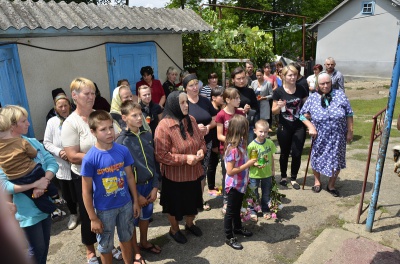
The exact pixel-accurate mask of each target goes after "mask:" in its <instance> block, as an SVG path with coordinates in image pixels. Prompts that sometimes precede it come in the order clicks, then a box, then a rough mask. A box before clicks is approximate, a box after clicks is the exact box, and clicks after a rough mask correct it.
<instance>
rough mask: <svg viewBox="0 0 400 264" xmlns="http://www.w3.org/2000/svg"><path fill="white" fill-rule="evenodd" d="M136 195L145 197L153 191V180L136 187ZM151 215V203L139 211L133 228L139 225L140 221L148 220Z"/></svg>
mask: <svg viewBox="0 0 400 264" xmlns="http://www.w3.org/2000/svg"><path fill="white" fill-rule="evenodd" d="M136 189H137V192H138V195H139V194H140V195H141V196H144V197H147V196H148V195H149V194H150V193H151V191H152V190H153V180H150V181H148V182H147V183H146V184H140V185H136ZM152 215H153V203H149V204H148V205H146V206H145V207H142V208H141V209H140V215H139V217H138V218H136V219H135V226H138V225H139V219H140V220H144V221H145V220H149V219H150V218H151V216H152Z"/></svg>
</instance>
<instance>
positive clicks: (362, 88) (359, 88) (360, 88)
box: [356, 87, 367, 90]
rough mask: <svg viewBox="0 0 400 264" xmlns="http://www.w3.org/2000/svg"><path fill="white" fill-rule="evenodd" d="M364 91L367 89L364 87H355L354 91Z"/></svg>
mask: <svg viewBox="0 0 400 264" xmlns="http://www.w3.org/2000/svg"><path fill="white" fill-rule="evenodd" d="M365 89H367V88H365V87H357V88H356V90H365Z"/></svg>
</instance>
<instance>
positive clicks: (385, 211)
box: [378, 206, 389, 214]
mask: <svg viewBox="0 0 400 264" xmlns="http://www.w3.org/2000/svg"><path fill="white" fill-rule="evenodd" d="M378 209H379V210H380V211H381V212H382V213H384V214H388V213H389V210H388V209H386V208H385V207H383V206H379V207H378Z"/></svg>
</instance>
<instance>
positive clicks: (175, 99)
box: [154, 91, 206, 244]
mask: <svg viewBox="0 0 400 264" xmlns="http://www.w3.org/2000/svg"><path fill="white" fill-rule="evenodd" d="M163 116H164V117H163V119H162V120H161V121H160V123H159V124H158V126H157V129H156V133H155V137H154V143H155V156H156V159H157V161H158V162H159V163H160V164H161V175H162V176H163V179H162V189H161V201H160V204H161V205H162V207H163V210H162V212H163V213H167V214H168V220H169V222H170V224H171V227H170V231H169V234H170V236H171V237H172V238H173V239H174V240H175V241H176V242H178V243H181V244H184V243H186V242H187V239H186V237H185V236H184V235H183V234H182V233H181V231H180V230H179V221H181V220H182V219H183V216H186V225H185V229H186V230H188V231H189V232H191V233H192V234H194V235H195V236H201V235H202V231H201V229H200V228H199V227H198V226H196V225H195V224H194V223H193V220H194V218H195V216H196V215H197V208H201V207H202V201H203V199H202V191H201V180H200V179H201V176H203V175H204V169H203V168H202V166H201V160H202V159H203V158H204V153H205V151H206V145H205V141H204V138H203V134H202V133H201V132H200V129H199V127H198V126H197V123H196V120H195V119H194V117H192V116H189V114H188V97H187V95H186V94H185V93H182V92H178V91H174V92H172V93H171V94H170V95H169V96H168V99H167V102H166V105H165V109H164V114H163Z"/></svg>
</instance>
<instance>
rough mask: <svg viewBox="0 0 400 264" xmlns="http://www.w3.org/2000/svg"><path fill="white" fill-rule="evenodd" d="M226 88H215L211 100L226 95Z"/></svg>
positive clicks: (212, 90)
mask: <svg viewBox="0 0 400 264" xmlns="http://www.w3.org/2000/svg"><path fill="white" fill-rule="evenodd" d="M224 90H225V89H224V88H222V87H220V86H217V87H215V88H212V89H211V95H210V96H211V98H212V97H213V96H220V95H222V94H223V93H224Z"/></svg>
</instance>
